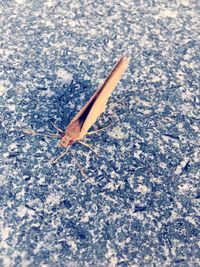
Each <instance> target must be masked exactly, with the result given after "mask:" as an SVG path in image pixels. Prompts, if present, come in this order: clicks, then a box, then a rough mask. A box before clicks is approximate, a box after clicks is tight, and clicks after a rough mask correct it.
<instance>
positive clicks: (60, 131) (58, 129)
mask: <svg viewBox="0 0 200 267" xmlns="http://www.w3.org/2000/svg"><path fill="white" fill-rule="evenodd" d="M51 124H52V125H53V127H54V128H55V129H56V130H57V131H58V132H59V133H63V130H61V129H60V128H58V127H57V126H56V125H55V124H54V123H53V122H51Z"/></svg>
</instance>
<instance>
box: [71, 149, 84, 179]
mask: <svg viewBox="0 0 200 267" xmlns="http://www.w3.org/2000/svg"><path fill="white" fill-rule="evenodd" d="M70 152H71V153H72V150H71V149H70ZM72 156H73V158H74V161H75V164H76V165H77V166H78V168H79V170H80V173H81V175H82V176H83V177H84V178H86V179H88V177H87V175H86V174H85V172H84V168H83V167H82V166H81V165H80V164H79V162H78V160H77V159H76V157H75V155H74V154H73V153H72Z"/></svg>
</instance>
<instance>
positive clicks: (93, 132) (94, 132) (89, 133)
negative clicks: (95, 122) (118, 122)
mask: <svg viewBox="0 0 200 267" xmlns="http://www.w3.org/2000/svg"><path fill="white" fill-rule="evenodd" d="M113 124H114V123H111V124H109V125H107V126H106V127H103V128H101V129H98V130H96V131H91V132H88V133H86V135H91V134H96V133H98V132H101V131H105V130H106V129H108V128H109V127H111V126H112V125H113Z"/></svg>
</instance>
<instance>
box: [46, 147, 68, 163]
mask: <svg viewBox="0 0 200 267" xmlns="http://www.w3.org/2000/svg"><path fill="white" fill-rule="evenodd" d="M68 151H69V146H68V147H67V149H66V150H65V151H64V152H63V153H62V154H61V155H60V156H59V157H57V158H55V159H53V160H51V161H50V163H51V164H55V163H57V162H58V161H59V160H60V159H61V158H63V157H64V156H65V155H66V154H67V153H68Z"/></svg>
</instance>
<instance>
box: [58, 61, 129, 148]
mask: <svg viewBox="0 0 200 267" xmlns="http://www.w3.org/2000/svg"><path fill="white" fill-rule="evenodd" d="M128 63H129V58H128V57H121V58H120V59H119V60H118V62H117V64H116V65H115V67H114V68H113V70H112V71H111V73H110V74H109V75H108V77H107V79H106V80H105V81H104V83H103V84H102V86H101V87H100V88H99V89H97V91H96V92H95V93H94V94H93V95H92V97H91V98H90V100H89V101H88V102H87V103H86V104H85V106H84V107H83V108H82V109H81V110H80V111H79V112H78V114H77V115H76V116H75V117H74V118H73V119H72V121H71V122H70V123H69V124H68V126H67V127H66V129H65V132H64V133H63V134H62V138H61V140H60V142H59V145H60V146H61V147H68V146H69V145H72V144H73V143H74V142H75V141H79V140H81V139H82V138H83V137H84V136H85V135H86V134H87V133H88V130H89V129H90V127H91V126H92V125H93V124H94V123H95V122H96V120H97V118H98V117H99V116H100V115H101V113H103V112H104V111H105V108H106V104H107V102H108V99H109V97H110V95H111V93H112V91H113V90H114V88H115V87H116V85H117V84H118V82H119V80H120V79H121V77H122V75H123V73H124V72H125V70H126V68H127V66H128Z"/></svg>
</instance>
